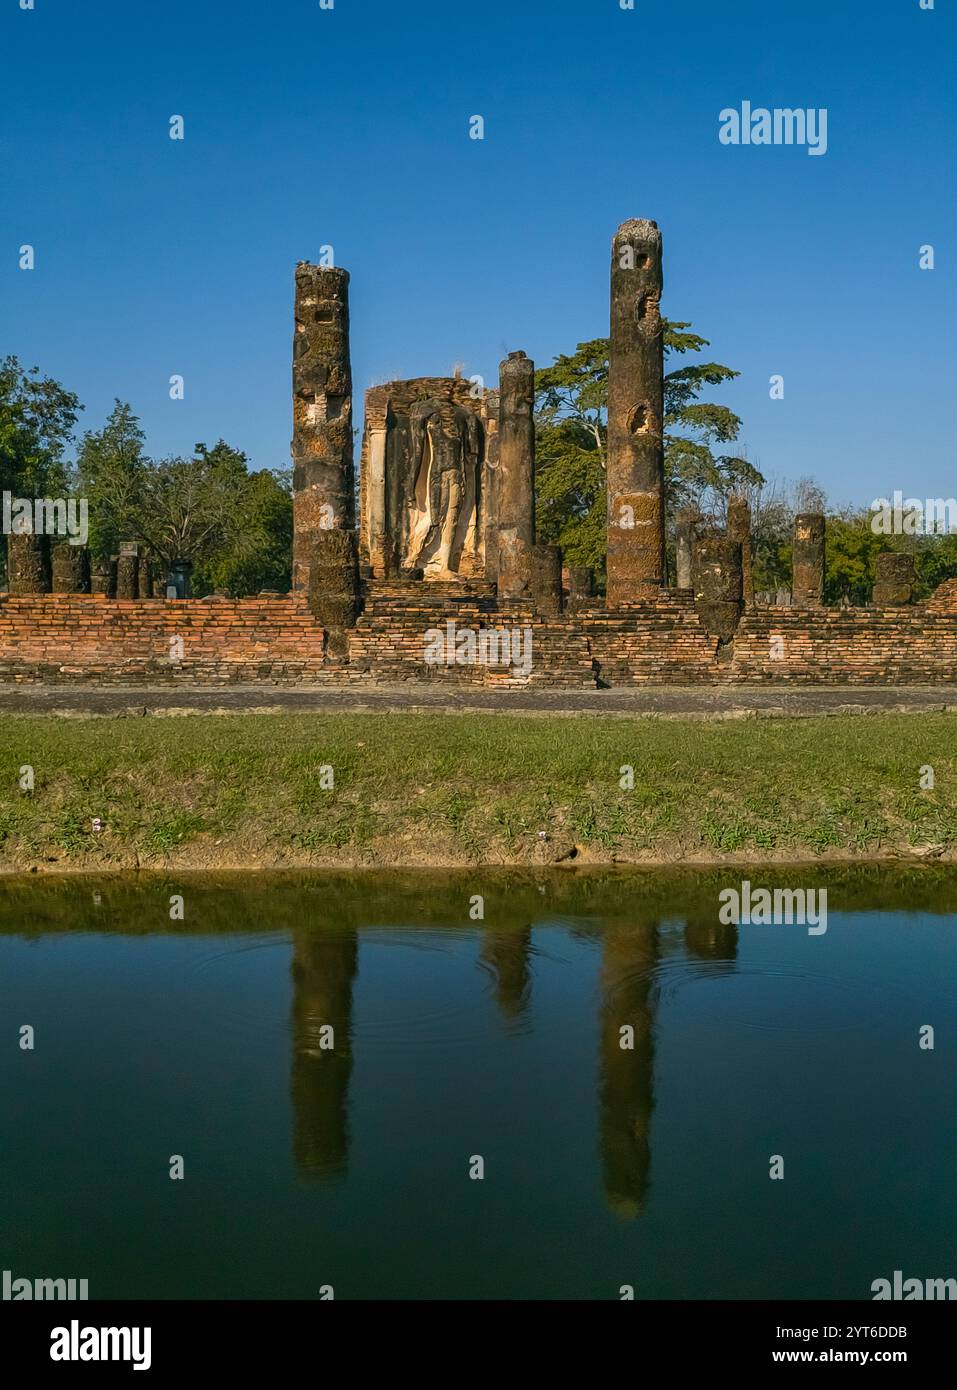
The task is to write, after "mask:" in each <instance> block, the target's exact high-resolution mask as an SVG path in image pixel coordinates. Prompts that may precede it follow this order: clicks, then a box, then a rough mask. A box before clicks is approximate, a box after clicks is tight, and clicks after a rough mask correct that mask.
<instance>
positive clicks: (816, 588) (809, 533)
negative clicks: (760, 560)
mask: <svg viewBox="0 0 957 1390" xmlns="http://www.w3.org/2000/svg"><path fill="white" fill-rule="evenodd" d="M791 570H792V578H791V594H792V602H793V604H794V607H795V608H822V607H823V606H824V517H823V515H822V514H821V513H820V512H802V513H801V514H800V516H796V517H795V518H794V545H793V550H792V559H791Z"/></svg>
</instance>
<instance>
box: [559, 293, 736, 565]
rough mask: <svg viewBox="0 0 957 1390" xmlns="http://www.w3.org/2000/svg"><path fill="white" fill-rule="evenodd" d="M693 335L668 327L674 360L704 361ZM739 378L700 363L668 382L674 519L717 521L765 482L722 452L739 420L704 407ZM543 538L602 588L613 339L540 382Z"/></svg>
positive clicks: (683, 326) (564, 362)
mask: <svg viewBox="0 0 957 1390" xmlns="http://www.w3.org/2000/svg"><path fill="white" fill-rule="evenodd" d="M690 327H691V325H690V324H688V323H684V322H672V321H670V320H667V319H666V320H664V322H663V333H664V351H665V357H666V359H667V358H668V357H671V356H679V357H681V356H684V355H685V354H686V353H700V352H702V351H703V349H704V348H706V347H708V346H709V343H708V340H707V339H706V338H702V337H701V336H700V335H699V334H697V333H693V332H690V331H688V330H689V329H690ZM737 375H738V373H737V372H736V371H734V370H733V369H732V368H730V367H724V366H722V365H721V364H720V363H717V362H694V363H687V364H684V365H682V366H680V367H677V368H676V369H675V370H673V371H671V372H666V373H665V380H664V404H665V420H664V426H665V433H664V445H665V488H666V496H667V502H668V506H669V509H670V510H672V511H673V510H674V509H676V508H679V507H693V508H696V509H697V510H699V511H700V512H701V513H702V514H703V515H705V516H712V517H714V518H715V519H717V517H718V514H719V513H721V512H723V509H724V507H725V506H726V504H727V499H728V497H729V496H730V495H731V494H732V493H734V492H737V491H741V490H742V489H746V488H753V487H756V486H758V485H760V484H761V483H762V482H763V481H764V480H763V478H762V475H761V474H760V473H759V472H758V470H757V469H756V468H754V466H753V465H752V464H751V463H749V462H748V460H747V459H744V458H740V457H738V456H737V455H732V454H728V453H724V452H721V446H722V445H726V444H729V443H731V442H733V441H734V440H736V439H737V437H738V434H739V432H740V428H741V421H740V420H739V418H738V416H737V415H735V413H734V412H733V411H732V410H730V409H729V408H728V407H727V406H723V405H717V404H714V403H709V402H705V401H701V400H699V399H698V398H699V396H700V395H701V394H702V393H703V392H704V391H705V389H706V388H707V387H709V386H720V385H723V384H724V383H726V382H728V381H730V380H732V379H733V378H734V377H736V376H737ZM535 387H536V486H537V517H536V525H537V528H538V534H539V535H540V537H541V538H542V540H543V541H546V542H551V543H555V544H558V545H561V546H562V549H563V551H564V553H565V556H566V559H567V560H568V561H569V562H570V563H571V564H582V565H588V566H590V567H591V568H592V569H594V570H595V571H596V574H597V575H598V576H599V580H600V579H601V576H602V575H603V573H604V566H605V524H606V489H605V465H606V449H607V439H608V339H607V338H594V339H592V340H591V341H590V342H586V343H579V344H578V347H577V349H576V351H575V352H574V353H573V354H570V355H562V356H560V357H557V358H556V359H555V362H554V363H553V365H552V366H551V367H544V368H542V369H541V370H540V371H538V372H536V374H535Z"/></svg>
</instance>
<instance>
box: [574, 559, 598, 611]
mask: <svg viewBox="0 0 957 1390" xmlns="http://www.w3.org/2000/svg"><path fill="white" fill-rule="evenodd" d="M594 592H595V576H594V573H593V572H592V570H590V569H589V568H588V566H587V565H569V566H568V609H569V612H572V613H574V612H576V611H577V610H578V609H579V608H587V607H588V606H589V604H590V603H591V601H592V598H593V596H594Z"/></svg>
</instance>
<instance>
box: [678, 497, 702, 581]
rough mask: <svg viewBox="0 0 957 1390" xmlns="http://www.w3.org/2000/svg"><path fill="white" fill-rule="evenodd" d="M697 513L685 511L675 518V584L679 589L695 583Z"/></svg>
mask: <svg viewBox="0 0 957 1390" xmlns="http://www.w3.org/2000/svg"><path fill="white" fill-rule="evenodd" d="M696 521H697V512H688V511H683V512H679V513H678V515H677V516H676V517H675V582H676V584H677V586H678V588H679V589H690V588H691V587H692V585H693V583H694V576H693V566H694V543H695V524H696Z"/></svg>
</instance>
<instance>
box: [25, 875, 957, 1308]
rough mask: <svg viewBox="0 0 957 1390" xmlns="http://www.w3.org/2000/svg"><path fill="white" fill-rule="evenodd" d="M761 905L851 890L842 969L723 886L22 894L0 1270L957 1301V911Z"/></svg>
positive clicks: (547, 882)
mask: <svg viewBox="0 0 957 1390" xmlns="http://www.w3.org/2000/svg"><path fill="white" fill-rule="evenodd" d="M747 876H748V877H749V878H750V879H751V880H752V881H753V882H755V883H758V882H761V883H767V884H768V885H773V884H774V883H775V882H778V883H781V884H785V883H791V884H795V883H804V884H807V885H808V886H812V885H813V886H818V887H820V886H822V885H826V886H828V891H829V912H828V929H827V932H826V934H823V935H819V936H809V935H808V933H807V930H806V928H803V927H800V926H777V927H771V926H768V927H764V926H753V927H747V926H741V927H723V926H720V925H719V924H718V921H717V894H718V891H719V889H720V888H721V887H722V886H726V885H728V884H733V883H735V882H739V881H740V878H741V874H740V873H737V874H735V873H732V872H730V871H728V870H723V871H721V872H720V873H710V874H704V873H702V874H679V875H667V874H663V873H660V872H657V871H655V872H651V871H646V872H645V871H628V872H624V871H623V872H620V873H615V872H609V871H601V872H598V871H594V872H590V873H589V872H576V873H571V872H569V873H557V874H556V873H553V874H551V875H550V876H543V877H535V876H530V875H529V876H526V875H522V874H516V873H510V872H505V873H498V874H495V873H491V872H489V871H487V870H474V871H470V872H466V873H460V874H457V875H451V876H449V875H446V876H441V875H418V876H406V877H403V876H398V877H397V876H396V875H394V874H374V875H367V876H363V875H361V874H352V875H346V876H342V875H340V876H331V875H313V876H301V875H296V876H288V877H258V876H243V877H233V878H221V879H210V878H207V877H200V876H197V877H186V878H177V879H175V880H169V881H167V880H161V879H156V878H151V879H145V880H144V879H138V880H135V881H129V880H118V879H114V880H110V881H95V880H92V879H70V880H66V879H64V880H38V879H32V880H29V881H24V880H6V881H5V882H3V883H2V884H0V1020H2V1024H0V1032H2V1037H3V1044H2V1046H0V1094H2V1097H3V1106H2V1116H0V1268H3V1269H9V1270H11V1271H12V1274H13V1277H15V1278H16V1277H28V1278H41V1277H49V1278H53V1277H64V1278H66V1277H76V1278H88V1279H89V1284H90V1296H91V1297H105V1298H143V1297H161V1298H173V1297H181V1298H253V1297H260V1298H262V1297H266V1298H316V1297H318V1296H319V1293H320V1290H321V1289H322V1287H323V1286H325V1285H331V1286H332V1287H333V1288H334V1290H335V1296H336V1298H556V1297H562V1298H618V1297H619V1290H620V1289H621V1287H622V1286H623V1285H631V1286H633V1287H634V1289H635V1294H636V1297H638V1298H647V1299H656V1298H733V1299H750V1298H782V1299H787V1298H812V1297H815V1298H860V1299H867V1298H870V1297H871V1292H870V1286H871V1284H872V1282H873V1281H874V1280H875V1279H878V1278H882V1277H888V1278H889V1277H891V1276H892V1274H893V1271H894V1270H895V1269H901V1270H902V1271H903V1272H904V1276H905V1277H910V1276H913V1277H919V1278H921V1279H923V1278H926V1277H951V1276H957V1255H955V1251H957V1240H955V1237H957V1217H955V1205H954V1162H955V1156H957V1104H955V1100H957V1095H955V1091H957V1083H955V1069H954V1034H955V1022H957V970H955V964H957V915H955V914H957V875H955V874H953V873H947V872H945V871H937V870H932V869H923V870H921V871H911V872H908V873H904V872H899V871H897V872H895V871H891V870H880V871H878V870H874V869H870V870H857V871H853V872H852V871H844V872H838V871H831V872H829V873H825V872H822V871H821V870H820V869H819V868H813V869H805V870H801V871H796V870H791V871H789V872H786V873H783V874H782V873H779V874H778V875H777V877H775V876H774V875H772V874H770V873H764V874H762V873H761V872H759V871H757V870H755V869H751V870H750V871H748V875H747ZM176 893H181V894H182V895H183V897H184V906H185V918H184V920H183V921H182V922H179V921H171V920H170V918H169V910H170V909H169V904H170V895H172V894H176ZM475 894H482V895H483V896H484V899H485V919H484V922H480V921H473V920H471V919H470V917H469V910H470V900H471V899H472V897H473V895H475ZM24 1024H29V1025H31V1026H32V1027H33V1028H34V1029H35V1048H34V1050H33V1051H23V1050H22V1049H21V1048H20V1046H19V1036H20V1032H19V1030H20V1028H21V1026H22V1025H24ZM330 1024H331V1025H332V1028H333V1030H334V1041H335V1047H334V1049H333V1050H326V1049H324V1048H323V1047H322V1046H321V1043H322V1041H323V1035H322V1033H321V1029H322V1027H323V1025H330ZM926 1024H930V1025H933V1026H934V1028H935V1029H936V1046H935V1048H934V1050H932V1051H930V1050H922V1049H921V1048H920V1047H919V1045H918V1043H919V1030H920V1028H921V1026H922V1025H926ZM623 1027H628V1028H631V1029H633V1035H631V1036H633V1041H634V1046H633V1048H632V1049H631V1050H623V1049H622V1048H621V1047H620V1046H619V1041H620V1037H621V1033H620V1030H621V1029H622V1028H623ZM775 1154H778V1155H781V1156H782V1157H783V1160H784V1179H783V1181H771V1180H770V1178H769V1164H770V1160H771V1156H772V1155H775ZM174 1155H181V1156H182V1160H183V1163H184V1172H185V1177H184V1179H183V1180H182V1181H171V1179H170V1176H169V1173H170V1162H171V1156H174ZM476 1156H478V1157H480V1158H481V1159H482V1160H484V1173H485V1176H484V1178H483V1179H482V1180H475V1179H472V1178H470V1176H469V1172H470V1166H472V1167H473V1168H474V1166H475V1163H474V1159H475V1157H476Z"/></svg>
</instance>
